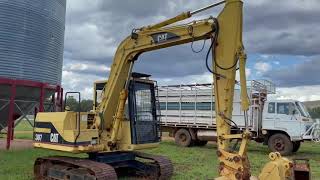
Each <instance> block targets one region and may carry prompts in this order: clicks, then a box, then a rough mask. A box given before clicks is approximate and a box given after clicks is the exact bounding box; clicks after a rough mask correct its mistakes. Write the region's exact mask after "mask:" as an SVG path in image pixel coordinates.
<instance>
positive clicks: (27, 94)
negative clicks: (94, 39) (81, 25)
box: [0, 0, 66, 131]
mask: <svg viewBox="0 0 320 180" xmlns="http://www.w3.org/2000/svg"><path fill="white" fill-rule="evenodd" d="M65 13H66V0H0V131H1V129H3V128H5V127H6V126H7V125H8V123H9V121H10V119H16V118H19V117H20V116H22V115H23V114H25V113H27V112H28V111H30V110H31V108H32V106H36V105H34V104H35V103H38V108H39V110H40V111H41V110H43V107H44V100H45V99H47V98H48V97H50V96H52V95H53V94H55V92H57V91H59V90H60V89H61V88H60V84H61V76H62V64H63V48H64V32H65ZM58 96H61V95H60V93H59V95H58ZM39 104H40V105H39ZM9 114H10V115H9ZM8 119H9V120H8ZM10 128H11V127H10V126H8V130H10Z"/></svg>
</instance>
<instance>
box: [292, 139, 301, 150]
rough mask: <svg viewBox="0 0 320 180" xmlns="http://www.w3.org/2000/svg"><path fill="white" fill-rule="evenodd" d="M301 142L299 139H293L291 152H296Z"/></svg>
mask: <svg viewBox="0 0 320 180" xmlns="http://www.w3.org/2000/svg"><path fill="white" fill-rule="evenodd" d="M300 145H301V142H300V141H295V142H293V150H292V152H297V151H298V150H299V148H300Z"/></svg>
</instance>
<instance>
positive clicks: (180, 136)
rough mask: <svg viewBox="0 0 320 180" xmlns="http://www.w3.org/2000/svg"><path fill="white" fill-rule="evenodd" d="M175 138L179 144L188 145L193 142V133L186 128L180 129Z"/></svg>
mask: <svg viewBox="0 0 320 180" xmlns="http://www.w3.org/2000/svg"><path fill="white" fill-rule="evenodd" d="M174 140H175V142H176V144H177V145H179V146H182V147H188V146H191V144H192V138H191V135H190V133H189V131H188V130H186V129H179V130H178V131H177V132H176V134H175V136H174Z"/></svg>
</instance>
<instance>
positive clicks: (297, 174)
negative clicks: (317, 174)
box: [293, 159, 311, 180]
mask: <svg viewBox="0 0 320 180" xmlns="http://www.w3.org/2000/svg"><path fill="white" fill-rule="evenodd" d="M293 176H294V179H295V180H300V179H301V180H311V171H310V164H309V159H294V160H293Z"/></svg>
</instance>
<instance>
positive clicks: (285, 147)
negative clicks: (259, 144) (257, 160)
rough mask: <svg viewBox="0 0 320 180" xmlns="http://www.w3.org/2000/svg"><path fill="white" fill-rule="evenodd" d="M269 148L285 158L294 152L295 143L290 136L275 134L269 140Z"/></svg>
mask: <svg viewBox="0 0 320 180" xmlns="http://www.w3.org/2000/svg"><path fill="white" fill-rule="evenodd" d="M268 147H269V149H270V150H271V151H273V152H279V153H280V154H281V155H284V156H286V155H290V154H291V153H292V152H293V143H292V142H291V141H290V139H289V137H288V136H286V135H284V134H281V133H277V134H274V135H272V136H271V137H270V138H269V140H268Z"/></svg>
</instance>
